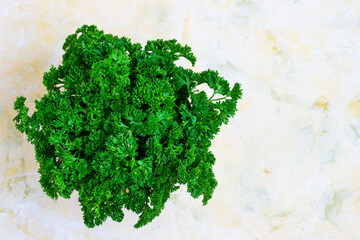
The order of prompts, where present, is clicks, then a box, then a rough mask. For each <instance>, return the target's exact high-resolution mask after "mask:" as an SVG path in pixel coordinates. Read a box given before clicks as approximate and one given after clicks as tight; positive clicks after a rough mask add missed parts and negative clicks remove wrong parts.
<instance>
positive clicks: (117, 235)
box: [0, 0, 360, 240]
mask: <svg viewBox="0 0 360 240" xmlns="http://www.w3.org/2000/svg"><path fill="white" fill-rule="evenodd" d="M0 6H1V7H0V239H4V240H5V239H36V240H37V239H126V240H129V239H141V240H142V239H181V240H187V239H244V240H247V239H249V240H255V239H257V240H267V239H275V240H279V239H280V240H281V239H290V240H297V239H301V240H308V239H310V240H317V239H324V240H333V239H341V240H342V239H349V240H359V239H360V66H359V65H360V1H359V0H312V1H310V0H294V1H290V0H268V1H266V0H263V1H259V0H181V1H180V0H176V1H170V0H151V1H145V0H132V1H130V0H129V1H115V0H113V1H102V0H96V1H84V0H81V1H80V0H77V1H70V0H67V1H52V0H42V1H40V0H27V1H25V0H23V1H20V0H17V1H10V0H0ZM82 24H96V25H97V26H98V27H99V28H100V29H103V30H104V31H105V32H106V33H113V34H116V35H119V36H127V37H130V38H131V39H132V40H133V41H134V42H140V43H145V42H146V41H147V40H148V39H156V38H164V39H171V38H176V39H178V41H179V42H181V43H183V44H185V43H186V44H188V45H190V47H192V50H193V52H194V53H195V55H196V56H197V64H196V67H195V68H194V69H195V70H196V71H201V70H205V69H207V68H211V69H217V70H218V71H219V72H220V74H221V75H222V76H224V77H225V78H226V79H228V80H229V82H230V83H231V85H233V84H234V83H235V82H239V83H241V84H242V87H243V89H244V94H243V99H242V100H240V101H239V104H238V109H239V111H238V112H237V115H236V117H235V118H233V119H231V120H230V122H229V124H228V125H226V126H223V127H222V131H221V133H219V134H218V136H217V137H216V138H215V139H214V141H213V146H212V148H211V149H212V151H213V153H214V154H215V156H216V159H217V162H216V165H215V166H214V172H215V175H216V178H217V180H218V182H219V185H218V187H217V188H216V190H215V192H214V195H213V198H212V199H211V200H210V201H209V203H208V205H207V206H205V207H203V206H202V205H201V199H196V200H195V199H192V198H191V197H190V196H189V194H188V193H187V192H186V188H181V189H180V190H179V191H177V192H176V193H174V194H173V195H172V197H171V200H169V201H168V202H167V204H166V208H165V210H164V211H163V212H162V214H161V215H160V216H159V217H158V218H156V219H155V220H154V221H153V222H152V223H150V224H148V225H147V226H145V227H143V228H141V229H139V230H135V229H134V228H133V227H132V226H133V225H134V224H135V223H136V221H137V216H136V215H135V214H134V213H132V212H126V215H125V219H124V221H123V222H122V223H115V222H113V221H111V219H108V220H107V222H106V223H105V224H103V225H102V226H100V227H96V228H94V229H87V228H86V227H85V226H84V224H83V222H82V214H81V210H80V207H79V204H78V201H77V194H73V195H72V197H71V199H70V200H65V199H60V200H58V201H54V200H51V199H49V198H48V197H47V196H46V195H45V193H43V191H42V189H41V187H40V185H39V183H38V180H39V175H38V173H37V168H38V164H37V163H36V162H35V159H34V150H33V146H32V145H30V144H29V143H27V141H26V136H24V135H21V134H20V133H19V132H18V131H17V130H16V129H15V128H14V124H13V122H12V118H13V117H14V114H15V112H14V110H13V109H12V104H13V101H14V100H15V98H16V96H18V95H24V96H26V97H27V98H28V101H27V106H29V107H30V108H31V109H33V107H34V104H33V103H32V102H33V101H34V100H35V99H36V98H38V97H40V96H41V95H42V94H44V92H45V88H44V86H42V73H43V72H44V71H47V70H48V69H49V67H50V65H51V64H54V65H57V64H59V63H60V62H59V61H60V60H61V55H62V50H61V46H62V44H63V42H64V39H65V37H66V36H67V35H68V34H71V33H73V32H74V31H75V29H76V28H78V27H80V26H81V25H82Z"/></svg>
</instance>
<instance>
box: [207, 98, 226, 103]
mask: <svg viewBox="0 0 360 240" xmlns="http://www.w3.org/2000/svg"><path fill="white" fill-rule="evenodd" d="M225 98H226V97H222V98H217V99H213V100H211V101H212V102H214V101H217V100H223V99H225ZM210 99H211V98H210Z"/></svg>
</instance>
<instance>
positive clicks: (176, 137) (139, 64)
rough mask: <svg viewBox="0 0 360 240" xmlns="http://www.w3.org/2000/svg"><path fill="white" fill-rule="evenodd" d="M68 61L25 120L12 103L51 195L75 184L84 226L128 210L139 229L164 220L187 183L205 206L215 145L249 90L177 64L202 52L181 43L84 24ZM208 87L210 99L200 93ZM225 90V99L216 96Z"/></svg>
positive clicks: (69, 46)
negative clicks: (137, 38) (141, 39)
mask: <svg viewBox="0 0 360 240" xmlns="http://www.w3.org/2000/svg"><path fill="white" fill-rule="evenodd" d="M63 49H64V51H65V53H64V55H63V61H62V65H60V66H58V67H54V66H51V68H50V70H49V72H46V73H44V78H43V84H44V85H45V86H46V89H47V91H48V93H47V94H45V95H44V96H43V97H42V98H41V99H40V100H36V101H35V108H36V111H35V112H34V113H33V115H32V116H28V111H29V109H28V108H27V107H26V106H25V100H26V99H25V97H22V96H21V97H18V98H17V99H16V101H15V103H14V109H15V110H16V111H17V115H16V116H15V118H14V121H15V123H16V128H17V129H18V130H19V131H21V132H22V133H24V132H25V133H26V134H27V136H28V141H30V142H31V143H32V144H33V145H34V147H35V153H36V160H37V161H38V163H39V165H40V168H39V173H40V175H41V177H40V184H41V186H42V188H43V189H44V191H45V192H46V193H47V195H48V196H50V197H51V198H53V199H57V198H58V196H61V197H64V198H69V197H70V195H71V193H72V192H73V191H74V190H76V191H78V192H79V202H80V204H81V206H82V211H83V217H84V223H85V224H86V226H88V227H90V228H92V227H94V226H97V225H100V224H102V223H103V222H104V221H105V220H106V218H107V217H111V218H112V219H113V220H114V221H117V222H121V221H122V219H123V218H124V213H123V208H126V209H128V210H131V211H134V212H135V213H137V214H140V218H139V221H138V222H137V223H136V225H135V227H136V228H139V227H141V226H144V225H146V224H147V223H149V222H151V221H152V220H153V219H154V218H155V217H156V216H158V215H159V214H160V213H161V211H162V209H163V208H164V206H165V202H166V201H167V200H168V199H169V197H170V193H172V192H174V191H176V190H177V189H178V188H179V186H180V184H187V188H188V192H189V193H190V194H191V196H193V197H194V198H197V197H199V196H201V195H203V204H204V205H205V204H207V202H208V200H209V199H210V198H211V196H212V194H213V191H214V189H215V187H216V185H217V181H216V179H215V176H214V173H213V171H212V165H214V163H215V157H214V155H213V154H212V153H211V151H209V147H210V146H211V139H213V138H214V137H215V135H216V134H217V133H218V132H219V130H220V126H221V124H223V123H225V124H227V123H228V119H229V118H230V117H233V116H234V114H235V111H236V103H237V100H238V99H240V98H241V95H242V90H241V88H240V84H239V83H235V85H234V86H233V88H232V89H230V86H229V83H228V82H227V81H226V80H225V79H224V78H222V77H220V76H219V74H218V72H217V71H213V70H206V71H203V72H200V73H196V72H193V71H192V70H190V69H185V68H183V67H180V66H177V65H176V64H175V63H174V62H175V61H176V60H178V59H179V58H180V57H183V58H186V59H187V60H189V61H190V62H191V64H192V65H193V66H194V64H195V61H196V58H195V56H194V55H193V53H192V52H191V49H190V47H189V46H187V45H185V46H182V45H180V44H179V43H177V41H176V40H162V39H159V40H154V41H148V42H147V44H146V45H145V47H144V49H143V48H142V47H141V45H140V44H138V43H136V44H134V43H131V41H130V39H128V38H125V37H122V38H118V37H117V36H113V35H111V34H104V33H103V31H99V30H98V29H97V28H96V26H94V25H92V26H87V25H84V26H82V27H81V28H79V29H78V30H77V31H76V33H74V34H72V35H69V36H68V37H67V39H66V41H65V43H64V45H63ZM203 83H206V84H207V85H208V86H209V87H210V88H211V89H212V90H213V95H212V96H211V97H210V98H208V97H207V95H206V93H205V92H204V91H198V90H196V87H197V86H198V85H200V84H203ZM216 94H218V95H221V96H222V97H220V98H217V99H213V97H214V96H215V95H216Z"/></svg>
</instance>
